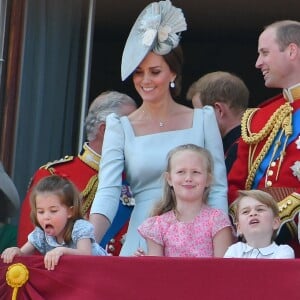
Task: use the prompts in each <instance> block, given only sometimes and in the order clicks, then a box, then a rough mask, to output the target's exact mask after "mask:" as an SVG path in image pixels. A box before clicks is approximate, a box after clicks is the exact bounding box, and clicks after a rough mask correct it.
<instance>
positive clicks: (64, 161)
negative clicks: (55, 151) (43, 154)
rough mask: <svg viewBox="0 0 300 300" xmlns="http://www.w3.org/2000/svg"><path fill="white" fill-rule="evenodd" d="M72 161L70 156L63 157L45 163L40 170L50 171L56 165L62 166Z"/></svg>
mask: <svg viewBox="0 0 300 300" xmlns="http://www.w3.org/2000/svg"><path fill="white" fill-rule="evenodd" d="M73 159H74V156H70V155H66V156H65V157H63V158H60V159H57V160H54V161H50V162H48V163H46V164H45V165H43V166H41V167H40V169H46V170H48V169H50V168H52V167H54V166H56V165H59V164H64V163H66V162H70V161H72V160H73Z"/></svg>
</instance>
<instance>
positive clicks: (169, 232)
mask: <svg viewBox="0 0 300 300" xmlns="http://www.w3.org/2000/svg"><path fill="white" fill-rule="evenodd" d="M167 159H168V160H167V170H166V172H165V183H164V192H163V197H162V199H161V200H160V201H159V202H158V203H157V204H156V206H155V207H154V210H153V213H152V217H150V218H148V219H146V220H145V221H144V222H143V223H142V224H141V225H140V226H139V227H138V231H139V233H140V234H141V235H142V236H143V238H145V240H146V242H147V247H148V252H147V255H152V256H173V257H175V256H176V257H223V256H224V253H225V251H226V250H227V248H228V247H229V246H230V245H231V244H232V242H233V235H232V228H231V223H230V220H229V218H228V216H227V215H226V214H225V213H224V212H223V211H221V210H219V209H216V208H212V207H209V206H208V205H207V204H206V201H207V197H208V193H209V187H210V185H211V184H212V181H213V178H212V173H213V165H212V157H211V155H210V153H209V152H208V151H207V150H206V149H204V148H202V147H199V146H196V145H193V144H187V145H181V146H178V147H176V148H175V149H173V150H171V151H170V152H169V154H168V158H167ZM136 255H139V254H138V252H137V253H136ZM140 255H142V253H140Z"/></svg>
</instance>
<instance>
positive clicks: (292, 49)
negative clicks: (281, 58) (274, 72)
mask: <svg viewBox="0 0 300 300" xmlns="http://www.w3.org/2000/svg"><path fill="white" fill-rule="evenodd" d="M288 54H289V56H290V58H291V59H292V60H293V59H295V57H297V55H299V47H298V46H297V45H296V44H295V43H291V44H289V45H288Z"/></svg>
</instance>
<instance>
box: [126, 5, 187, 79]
mask: <svg viewBox="0 0 300 300" xmlns="http://www.w3.org/2000/svg"><path fill="white" fill-rule="evenodd" d="M186 29H187V25H186V21H185V18H184V15H183V12H182V10H181V9H180V8H177V7H174V6H173V5H172V3H171V1H169V0H166V1H160V2H153V3H150V4H149V5H148V6H147V7H146V8H145V9H144V10H143V11H142V12H141V13H140V15H139V16H138V18H137V20H136V22H135V23H134V25H133V27H132V29H131V31H130V34H129V36H128V38H127V41H126V44H125V47H124V51H123V55H122V63H121V77H122V80H123V81H124V80H125V79H126V78H127V77H128V76H129V75H130V74H131V73H132V72H133V71H134V70H135V69H136V68H137V66H138V65H139V64H140V63H141V61H142V60H143V59H144V58H145V56H146V55H147V54H148V53H149V52H150V51H153V52H155V53H156V54H159V55H165V54H168V53H169V52H170V51H171V50H172V49H174V48H175V47H177V46H178V44H179V41H180V35H181V32H182V31H185V30H186Z"/></svg>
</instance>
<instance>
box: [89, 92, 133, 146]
mask: <svg viewBox="0 0 300 300" xmlns="http://www.w3.org/2000/svg"><path fill="white" fill-rule="evenodd" d="M125 105H132V106H135V107H136V103H135V101H134V100H133V99H132V98H131V97H129V96H128V95H126V94H123V93H119V92H116V91H108V92H103V93H101V94H100V95H99V96H98V97H97V98H96V99H95V100H94V101H93V102H92V104H91V105H90V108H89V112H88V115H87V116H86V119H85V130H86V135H87V140H88V141H93V140H94V139H95V138H96V135H97V131H98V129H99V126H100V124H101V123H105V121H106V117H107V116H108V115H109V114H111V113H116V114H117V115H120V114H121V109H122V107H123V106H125Z"/></svg>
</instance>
